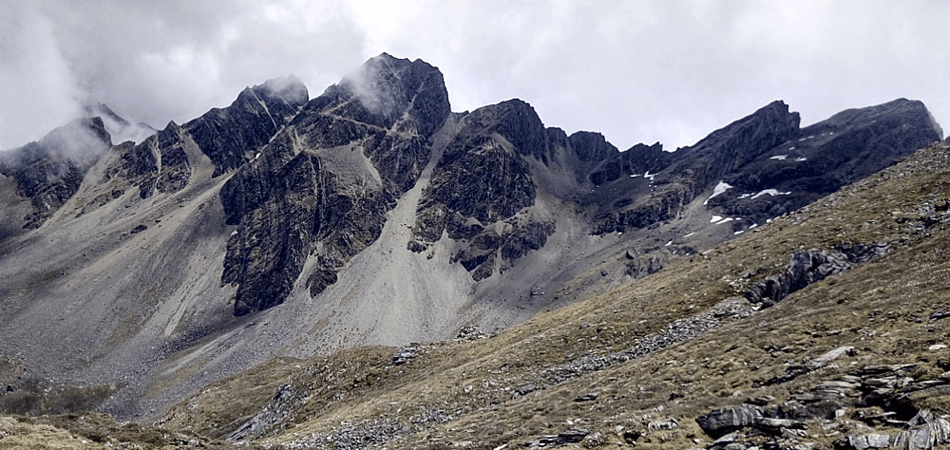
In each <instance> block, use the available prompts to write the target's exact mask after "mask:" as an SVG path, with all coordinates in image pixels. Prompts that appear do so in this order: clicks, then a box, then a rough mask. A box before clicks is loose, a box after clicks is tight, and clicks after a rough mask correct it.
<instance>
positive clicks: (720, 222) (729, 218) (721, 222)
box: [716, 217, 736, 225]
mask: <svg viewBox="0 0 950 450" xmlns="http://www.w3.org/2000/svg"><path fill="white" fill-rule="evenodd" d="M733 220H736V219H733V218H732V217H726V218H725V219H722V220H720V221H718V222H716V225H722V224H724V223H728V222H732V221H733Z"/></svg>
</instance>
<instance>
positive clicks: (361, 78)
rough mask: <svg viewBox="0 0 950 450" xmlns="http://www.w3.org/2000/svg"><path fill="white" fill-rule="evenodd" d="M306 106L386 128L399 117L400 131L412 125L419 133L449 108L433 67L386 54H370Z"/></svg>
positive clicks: (432, 128) (429, 128) (434, 124)
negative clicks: (370, 56)
mask: <svg viewBox="0 0 950 450" xmlns="http://www.w3.org/2000/svg"><path fill="white" fill-rule="evenodd" d="M307 109H308V110H311V111H321V112H327V113H332V114H334V115H338V116H342V117H348V118H352V119H354V120H357V121H360V122H364V123H367V124H371V125H375V126H378V127H381V128H385V129H389V128H393V127H394V125H396V124H397V121H399V125H400V128H401V129H415V130H418V131H419V132H420V133H422V134H424V135H428V134H431V133H432V132H434V131H435V130H436V129H437V128H438V127H439V126H441V124H442V122H443V121H444V120H445V117H446V116H447V115H448V113H449V112H450V107H449V103H448V91H446V89H445V81H444V79H443V77H442V73H441V72H440V71H439V69H438V68H436V67H434V66H432V65H430V64H428V63H426V62H425V61H422V60H418V59H417V60H415V61H409V60H408V59H397V58H394V57H392V56H390V55H388V54H386V53H383V54H381V55H379V56H376V57H374V58H370V59H369V60H368V61H366V62H365V63H364V64H363V65H361V66H360V67H359V68H357V69H356V70H355V71H353V72H351V73H350V74H348V75H346V76H345V77H343V80H341V81H340V82H339V83H337V84H335V85H332V86H330V87H329V88H327V90H326V91H324V93H323V94H322V95H320V96H319V97H317V98H315V99H314V100H312V101H311V102H310V104H309V105H308V106H307ZM404 114H405V115H406V117H404Z"/></svg>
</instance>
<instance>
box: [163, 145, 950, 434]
mask: <svg viewBox="0 0 950 450" xmlns="http://www.w3.org/2000/svg"><path fill="white" fill-rule="evenodd" d="M948 144H950V143H948V142H945V143H943V144H942V147H941V148H939V149H938V148H934V149H931V150H926V151H924V152H921V154H919V155H917V156H915V157H912V158H910V159H909V160H908V161H907V162H905V163H904V164H901V165H899V166H896V167H893V168H891V169H888V170H887V171H885V172H884V173H882V174H880V175H875V176H873V177H872V178H870V179H868V180H865V181H863V182H861V183H859V184H857V185H855V186H852V187H848V188H846V189H844V190H843V191H841V192H839V193H837V194H835V195H832V196H830V197H827V198H825V199H822V200H819V201H818V202H816V203H815V204H813V205H811V206H809V207H806V208H804V209H803V210H801V211H799V212H796V213H793V214H790V215H788V216H787V217H783V218H780V219H778V220H776V221H775V222H774V223H773V224H771V225H769V226H766V227H763V228H761V229H758V230H757V231H756V232H749V233H746V234H745V235H743V236H741V237H739V238H738V239H735V240H733V241H731V242H729V243H726V244H724V245H722V246H720V247H718V248H716V249H714V250H712V251H709V252H706V253H705V254H703V255H696V256H693V257H690V258H689V259H684V260H681V261H679V262H678V263H676V264H674V265H673V266H671V267H668V268H667V269H665V270H664V271H662V272H661V273H659V274H656V275H653V276H650V277H647V278H644V279H642V280H639V281H637V282H635V283H631V284H629V285H627V286H625V287H623V288H621V289H618V290H615V291H613V292H610V293H608V294H606V295H602V296H599V297H596V298H593V299H590V300H587V301H584V302H579V303H576V304H573V305H570V306H567V307H564V308H561V309H558V310H555V311H552V312H550V313H545V314H540V315H538V316H536V317H535V318H533V319H531V320H530V321H528V322H526V323H524V324H521V325H519V326H516V327H513V328H511V329H509V330H506V331H504V332H502V333H499V334H498V335H497V336H494V337H492V338H490V339H482V340H478V341H474V342H440V343H428V344H425V345H423V346H422V347H421V348H422V353H421V355H420V356H418V357H417V358H415V359H413V360H411V361H410V362H409V363H408V364H405V365H402V366H397V367H389V366H388V364H389V360H390V358H391V357H392V355H393V353H394V352H395V351H396V349H394V348H379V347H373V348H360V349H353V350H346V351H343V352H340V353H337V354H334V355H332V356H330V357H328V358H318V359H314V360H311V361H306V362H298V361H292V362H289V361H284V362H281V361H274V362H271V363H268V364H266V365H262V366H259V367H257V368H255V369H253V370H252V371H249V372H247V373H245V374H242V375H239V376H236V377H232V378H230V379H228V380H225V381H223V382H220V383H216V384H215V385H212V386H209V387H207V388H205V389H203V390H202V391H201V392H200V393H199V394H197V395H196V396H195V397H194V398H192V399H190V400H188V401H186V402H184V403H182V404H181V405H179V406H178V407H177V408H175V409H174V410H173V411H172V412H171V413H170V415H169V416H168V419H167V422H166V425H167V426H173V427H175V428H188V429H192V430H195V431H197V432H202V433H208V434H211V435H215V436H223V435H226V434H227V433H229V432H230V431H233V429H235V428H237V427H238V426H239V425H240V422H241V420H240V419H242V418H248V417H250V416H252V415H253V414H255V413H257V412H259V411H260V410H261V408H262V407H263V406H264V405H265V404H266V403H267V402H268V401H269V398H270V397H271V396H273V394H274V392H275V390H276V388H277V386H279V385H281V384H284V383H291V384H293V385H294V386H295V387H296V388H298V389H300V390H302V392H307V393H309V399H308V400H307V402H306V404H305V405H304V406H302V407H300V408H297V409H296V410H295V411H294V412H293V414H292V416H291V420H290V422H292V423H288V424H287V428H286V429H285V430H283V431H279V432H277V434H276V435H275V436H273V437H270V438H268V439H267V440H265V441H264V442H272V443H276V442H286V441H293V440H295V439H299V438H300V437H303V436H309V435H314V434H325V433H332V432H333V431H334V430H337V429H339V428H340V426H341V422H343V421H347V422H350V423H356V424H358V423H363V422H368V421H371V420H374V419H378V418H387V419H390V420H392V421H394V422H396V423H401V424H404V425H406V426H407V427H410V428H411V427H412V426H413V425H415V426H417V429H418V430H421V431H419V432H415V433H411V434H408V435H404V436H403V437H401V438H399V439H397V440H394V441H391V442H389V443H388V444H387V447H388V448H440V447H447V446H453V445H456V446H459V445H461V446H463V447H465V446H470V447H475V448H494V447H497V446H500V445H502V444H508V445H509V447H513V446H515V445H516V444H517V445H520V444H526V443H529V442H531V441H533V440H536V439H538V438H539V437H540V436H544V435H552V434H558V433H560V432H563V431H565V430H567V429H570V428H585V429H589V430H590V431H591V432H599V433H601V434H602V439H601V441H598V442H591V444H590V445H592V446H598V445H615V444H623V438H622V432H623V430H630V429H638V430H646V428H647V426H648V424H649V423H650V422H651V421H656V420H661V419H668V418H673V419H675V420H676V421H677V422H678V424H679V426H678V427H677V428H674V429H672V430H654V431H650V432H648V433H646V434H645V435H644V436H643V437H642V438H641V440H640V441H638V447H645V448H688V447H696V446H702V445H705V444H708V442H709V441H710V439H709V438H708V437H707V436H705V434H703V433H702V431H701V430H700V429H699V428H698V426H697V425H696V423H695V420H694V419H695V418H696V417H697V416H698V415H701V414H704V413H706V412H709V411H710V410H711V409H714V408H717V407H723V406H727V405H734V404H739V403H741V402H743V401H745V400H748V399H750V398H756V397H762V396H771V397H774V398H775V400H774V401H775V402H782V401H784V400H785V399H788V398H789V397H790V396H791V395H792V394H794V393H797V392H802V391H803V390H806V389H807V388H808V387H809V386H813V385H814V384H815V383H817V382H819V381H822V380H829V379H834V378H835V377H837V376H841V375H843V374H846V373H848V372H853V371H855V370H857V369H860V368H862V367H864V366H867V365H877V364H894V363H913V364H917V368H916V369H915V372H914V376H915V377H916V378H918V379H932V378H934V377H937V376H939V375H940V374H942V373H943V372H946V371H947V370H950V350H947V349H944V350H941V351H930V350H929V346H931V345H933V344H939V343H944V344H948V345H950V332H948V330H950V327H948V326H947V324H946V323H944V322H942V321H938V322H933V321H931V320H930V316H931V314H933V313H934V312H937V311H950V239H948V238H950V223H947V222H938V223H928V222H927V217H928V216H932V214H931V213H930V212H928V211H927V208H928V205H929V206H930V207H932V206H933V205H934V204H935V202H938V203H939V202H942V201H946V200H948V199H950V164H948V163H947V162H946V160H947V155H948V150H947V147H948ZM931 209H932V208H931ZM931 212H932V211H931ZM846 241H850V242H861V243H882V242H888V243H890V245H891V249H892V250H891V252H890V254H889V255H888V256H887V257H885V258H883V259H881V260H876V261H872V262H869V263H866V264H864V265H862V266H860V267H858V268H856V269H854V270H852V271H849V272H846V273H844V274H841V275H838V276H834V277H831V278H829V279H826V280H824V281H822V282H819V283H816V284H814V285H812V286H809V287H807V288H805V289H803V290H801V291H798V292H796V293H794V294H792V295H791V296H789V297H788V298H787V299H785V300H784V301H782V302H780V303H779V304H777V305H776V306H774V307H772V308H768V309H764V310H762V311H759V312H757V313H755V314H753V315H751V316H750V317H747V318H744V319H739V320H734V319H728V318H725V319H723V320H722V324H721V325H720V326H719V327H717V328H714V329H713V330H711V331H708V332H707V333H705V334H704V335H702V336H701V337H700V338H696V339H693V340H689V341H685V342H680V343H678V344H675V345H672V346H669V347H667V348H665V349H663V350H661V351H657V352H654V353H651V354H649V355H646V356H644V357H641V358H639V359H635V360H632V361H629V362H627V363H623V364H616V365H613V366H612V367H610V368H608V369H606V370H601V371H596V372H593V373H590V374H588V375H585V376H581V377H578V378H574V379H572V380H570V381H567V382H564V383H560V384H556V385H544V384H543V380H541V378H540V376H539V373H540V371H541V370H542V369H544V368H549V367H554V366H557V365H560V364H563V363H565V362H568V361H572V360H577V359H578V358H580V357H582V356H585V355H606V354H609V353H611V352H615V351H618V350H622V349H625V348H628V347H630V346H631V345H634V343H635V340H636V339H638V338H641V337H643V336H645V335H647V334H650V333H657V332H660V331H662V330H663V329H664V328H665V327H667V324H669V323H671V322H672V321H674V320H677V319H681V318H685V317H690V316H693V315H695V314H698V313H700V312H702V311H704V310H706V309H708V308H709V307H711V306H712V305H715V304H716V303H718V302H719V301H721V300H723V299H725V298H727V297H730V296H734V295H741V294H742V293H744V292H745V291H746V290H747V289H748V288H749V287H750V286H751V285H752V284H753V283H754V282H756V281H758V280H760V279H762V278H764V277H766V276H768V275H772V274H776V273H779V272H780V271H782V270H784V268H785V265H786V264H787V262H788V260H789V258H790V257H791V256H792V254H793V253H794V252H796V251H800V250H805V249H810V248H819V249H828V248H831V247H833V246H834V245H836V244H839V243H842V242H846ZM945 320H948V319H945ZM842 345H850V346H854V347H855V348H856V349H857V354H856V355H853V356H848V357H844V358H842V359H839V360H837V361H835V363H834V364H830V365H828V366H826V367H824V368H822V369H819V370H816V371H814V372H811V373H808V374H806V375H803V376H801V377H799V378H796V379H794V380H792V381H789V382H787V383H782V384H776V385H771V386H764V385H763V383H765V381H767V380H769V379H771V378H773V377H775V376H777V375H779V374H781V373H782V372H783V371H784V370H785V368H786V366H787V365H788V364H800V363H802V362H803V361H805V360H806V359H812V358H815V357H817V356H819V355H821V354H823V353H825V352H826V351H828V350H831V349H833V348H835V347H838V346H842ZM531 384H533V385H535V387H536V388H539V390H535V391H533V392H531V393H528V394H527V395H516V394H513V393H514V392H515V391H517V390H518V389H521V388H522V387H524V386H526V385H531ZM542 388H543V389H542ZM590 392H596V393H598V394H599V395H598V397H597V399H596V400H594V401H589V402H576V401H574V399H575V398H576V397H577V396H579V395H582V394H585V393H590ZM945 397H946V396H943V397H939V396H938V397H935V398H929V399H925V400H923V401H922V403H921V407H927V408H931V409H933V410H936V411H938V412H941V411H942V412H950V410H948V409H950V407H948V406H947V405H950V398H945ZM436 409H438V410H442V411H444V412H445V413H446V414H451V415H452V416H453V420H451V421H448V422H446V423H442V424H435V423H420V422H419V416H420V413H424V412H429V411H433V410H436ZM618 430H619V431H618ZM275 432H276V430H275ZM295 433H296V434H295ZM810 433H811V434H810V436H811V438H810V440H811V441H814V442H817V443H819V444H823V445H829V446H830V444H831V442H832V441H833V440H834V439H835V436H836V434H835V433H837V431H836V432H826V431H823V430H818V429H813V430H810ZM624 445H625V444H624Z"/></svg>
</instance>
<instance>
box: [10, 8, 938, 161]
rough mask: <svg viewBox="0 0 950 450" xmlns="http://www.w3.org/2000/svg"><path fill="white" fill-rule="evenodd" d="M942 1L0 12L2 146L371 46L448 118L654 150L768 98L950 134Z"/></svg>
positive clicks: (177, 102) (170, 111)
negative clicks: (506, 117)
mask: <svg viewBox="0 0 950 450" xmlns="http://www.w3.org/2000/svg"><path fill="white" fill-rule="evenodd" d="M948 22H950V3H948V2H945V1H942V0H910V1H907V2H900V3H894V2H890V1H883V0H860V1H855V0H842V1H837V2H824V1H818V0H803V1H775V2H758V1H742V0H737V1H730V2H703V1H691V0H682V1H669V0H662V1H659V0H647V1H638V2H626V1H614V0H605V1H602V2H597V3H596V4H590V3H589V2H581V1H573V0H561V1H554V2H510V1H504V2H503V1H496V0H484V1H478V2H465V1H460V2H442V1H421V2H420V1H411V2H410V1H405V0H393V1H390V2H384V3H380V2H362V1H353V2H344V1H339V2H309V1H304V0H276V1H271V2H266V3H265V2H256V1H248V0H239V1H228V2H222V1H206V2H193V1H186V0H169V1H164V2H135V3H129V2H118V1H99V2H94V3H87V2H84V3H80V2H71V1H66V0H45V1H43V0H41V1H34V2H29V3H27V2H3V3H2V4H0V48H2V52H0V77H2V78H0V149H2V148H10V147H13V146H18V145H22V144H23V143H25V142H27V141H29V140H33V139H37V138H38V137H40V136H42V135H43V134H44V133H45V132H47V131H49V130H50V129H52V128H53V127H55V126H58V125H61V124H63V123H65V122H67V121H68V120H69V119H71V118H73V117H75V115H76V114H79V113H80V112H81V111H80V107H81V105H84V104H89V101H90V99H91V100H93V101H96V102H102V103H105V104H107V105H109V106H110V107H111V108H112V109H113V110H115V111H116V112H117V113H118V114H119V115H121V116H123V117H125V118H126V119H129V120H130V121H132V122H133V123H136V122H139V121H144V122H146V123H148V124H150V125H151V126H153V127H156V128H163V127H164V125H165V123H166V122H167V121H169V120H175V121H176V122H179V123H182V122H184V121H187V120H190V119H192V118H194V117H197V116H198V115H200V114H202V113H204V112H205V111H207V110H208V109H210V108H211V107H216V106H225V105H227V104H229V103H230V102H231V101H232V100H233V99H234V98H235V97H236V96H237V94H238V92H240V91H241V89H243V88H244V87H245V86H253V85H257V84H260V83H262V82H264V81H265V80H267V79H270V78H275V77H281V76H284V75H288V74H295V75H296V76H298V77H299V78H300V79H301V80H302V81H303V82H304V83H305V84H306V85H307V87H308V88H309V90H310V92H316V93H319V92H322V91H323V89H324V88H326V87H327V86H329V85H331V84H333V83H336V82H338V81H339V80H340V79H341V78H342V76H343V75H344V74H347V73H350V72H352V71H353V70H354V69H355V68H356V67H358V66H359V65H360V64H362V63H363V62H364V61H365V60H366V59H367V58H368V57H371V56H374V55H378V54H380V53H382V52H388V53H390V54H392V55H394V56H396V57H400V58H410V59H415V58H421V59H423V60H425V61H427V62H429V63H431V64H433V65H436V66H438V67H439V68H440V69H441V70H442V72H443V74H444V76H445V80H446V84H447V87H448V91H449V95H450V98H451V101H452V105H453V109H454V110H457V111H461V110H466V109H473V108H476V107H479V106H483V105H486V104H491V103H496V102H499V101H503V100H507V99H510V98H513V97H518V98H522V99H524V100H526V101H528V102H529V103H531V104H532V105H533V106H534V107H535V109H536V110H537V111H538V113H539V114H540V115H541V118H542V119H543V120H544V122H545V123H546V124H547V125H550V126H559V127H561V128H564V129H565V131H567V132H569V133H570V132H573V131H577V130H593V131H601V132H603V134H604V135H605V136H606V137H607V138H608V139H609V140H610V141H611V142H613V143H614V144H615V145H616V146H617V147H619V148H621V149H624V148H628V147H630V146H632V145H634V144H636V143H638V142H646V143H652V142H655V141H660V142H662V143H663V144H664V146H665V147H666V148H667V149H673V148H675V147H677V146H680V145H689V144H692V143H695V142H696V141H697V140H699V139H700V138H702V137H703V136H704V135H705V134H706V133H708V132H709V131H711V130H713V129H715V128H718V127H721V126H724V125H725V124H727V123H729V122H730V121H732V120H735V119H737V118H739V117H742V116H744V115H747V114H749V113H751V112H752V111H754V110H756V109H757V108H759V107H761V106H763V105H765V104H767V103H769V102H770V101H772V100H776V99H783V100H785V101H786V102H787V103H788V104H789V105H790V106H791V108H792V109H793V110H796V111H799V112H800V113H801V114H802V118H803V124H808V123H811V122H815V121H818V120H821V119H824V118H826V117H828V116H830V115H832V114H834V113H835V112H838V111H841V110H843V109H846V108H852V107H862V106H867V105H872V104H878V103H883V102H886V101H889V100H892V99H894V98H898V97H906V98H913V99H919V100H923V101H924V102H925V103H926V104H927V106H928V107H929V108H930V109H931V111H932V112H933V113H934V116H935V117H936V119H937V121H938V122H939V123H940V124H941V125H943V126H944V128H946V127H947V126H948V123H950V101H948V99H950V71H947V70H946V68H947V67H950V46H946V45H944V42H945V40H946V39H945V38H944V36H943V34H944V28H945V26H944V25H945V24H946V23H948Z"/></svg>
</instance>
